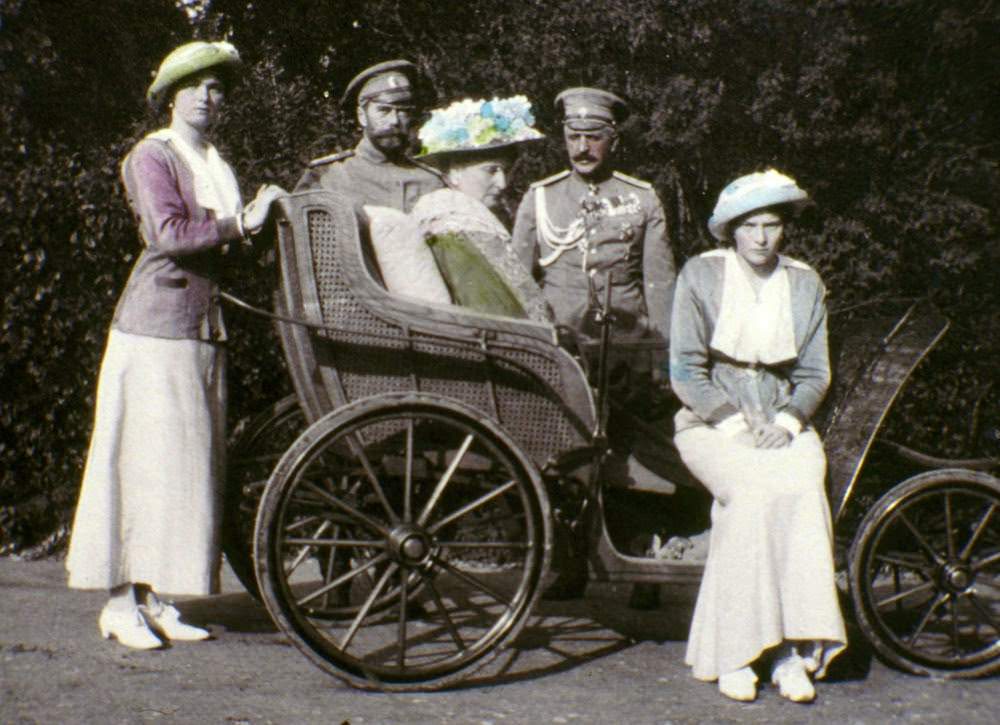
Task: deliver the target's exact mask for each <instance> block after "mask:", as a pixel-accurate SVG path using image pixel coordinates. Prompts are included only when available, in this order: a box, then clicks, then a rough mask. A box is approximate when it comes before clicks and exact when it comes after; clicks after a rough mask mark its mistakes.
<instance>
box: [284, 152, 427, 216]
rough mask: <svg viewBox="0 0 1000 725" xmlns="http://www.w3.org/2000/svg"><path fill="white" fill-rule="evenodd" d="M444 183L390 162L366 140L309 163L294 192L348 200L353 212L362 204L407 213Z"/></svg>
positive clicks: (422, 168)
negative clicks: (317, 191) (314, 191)
mask: <svg viewBox="0 0 1000 725" xmlns="http://www.w3.org/2000/svg"><path fill="white" fill-rule="evenodd" d="M444 186H445V183H444V181H443V179H442V178H441V176H440V175H438V174H437V173H436V172H435V171H433V170H431V169H429V168H427V167H425V166H420V165H417V164H415V163H412V162H408V163H406V164H405V165H404V164H399V163H396V162H395V161H391V160H389V159H388V158H386V156H385V155H384V154H383V153H382V152H381V151H379V150H378V149H377V148H375V146H373V145H372V143H371V142H370V141H369V140H368V139H367V138H366V137H362V139H361V142H360V143H359V144H358V145H357V146H356V147H355V148H354V150H353V151H344V152H341V153H337V154H332V155H330V156H324V157H322V158H318V159H315V160H314V161H312V162H310V164H309V168H307V169H306V171H305V173H304V174H303V175H302V178H301V179H299V183H298V184H297V185H296V186H295V191H303V190H306V189H317V188H323V189H329V190H330V191H333V192H335V193H337V194H339V195H341V196H345V197H347V198H349V199H350V200H351V202H352V205H353V206H354V208H355V209H356V210H359V211H360V208H361V207H362V206H363V205H364V204H375V205H377V206H388V207H392V208H393V209H398V210H400V211H403V212H409V211H410V210H411V209H412V208H413V205H414V204H415V203H416V202H417V199H419V198H420V197H421V196H423V195H424V194H426V193H428V192H430V191H435V190H436V189H441V188H443V187H444Z"/></svg>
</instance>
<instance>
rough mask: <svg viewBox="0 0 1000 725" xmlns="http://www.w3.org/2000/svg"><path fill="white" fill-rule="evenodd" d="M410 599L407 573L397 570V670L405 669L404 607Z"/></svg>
mask: <svg viewBox="0 0 1000 725" xmlns="http://www.w3.org/2000/svg"><path fill="white" fill-rule="evenodd" d="M409 598H410V590H409V572H407V571H405V570H403V569H400V570H399V635H398V639H399V657H398V659H397V662H398V664H399V669H401V670H404V669H406V607H407V605H408V604H409V602H408V601H407V600H408V599H409Z"/></svg>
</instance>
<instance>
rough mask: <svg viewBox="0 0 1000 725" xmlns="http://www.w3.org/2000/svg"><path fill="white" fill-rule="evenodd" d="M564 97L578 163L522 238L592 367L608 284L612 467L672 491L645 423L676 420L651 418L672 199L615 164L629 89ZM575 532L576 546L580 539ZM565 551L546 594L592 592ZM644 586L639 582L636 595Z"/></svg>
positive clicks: (665, 329)
mask: <svg viewBox="0 0 1000 725" xmlns="http://www.w3.org/2000/svg"><path fill="white" fill-rule="evenodd" d="M555 103H556V108H557V110H558V111H560V112H561V114H562V117H563V138H564V140H565V142H566V151H567V154H568V155H569V161H570V166H571V168H570V169H567V170H565V171H561V172H559V173H558V174H555V175H554V176H550V177H548V178H547V179H543V180H541V181H538V182H535V183H534V184H532V185H531V188H530V189H529V190H528V191H527V193H526V194H525V195H524V198H523V199H522V200H521V204H520V206H519V208H518V211H517V219H516V221H515V224H514V232H513V239H512V244H514V245H515V249H516V251H517V252H518V255H519V256H520V257H521V259H522V261H523V262H524V264H525V265H526V266H528V267H529V268H531V269H533V270H534V272H535V275H536V277H537V278H538V279H539V281H540V283H541V285H542V290H543V293H544V295H545V298H546V300H547V301H548V303H549V304H550V305H551V307H552V310H553V312H554V313H555V317H556V322H557V323H558V324H561V325H565V326H567V327H570V328H572V329H573V330H575V331H576V332H577V336H576V337H577V339H578V341H579V342H580V344H581V346H582V349H581V351H580V352H581V353H582V355H583V357H584V359H585V360H587V361H589V362H590V363H591V367H593V364H594V363H595V362H596V354H595V353H596V352H597V341H598V340H599V337H600V327H599V326H598V324H597V319H598V318H597V316H596V314H595V313H596V312H598V311H599V310H600V309H601V307H602V305H603V302H604V299H605V294H606V289H607V287H608V285H610V287H611V307H612V314H611V324H612V328H611V350H610V359H609V367H610V369H611V372H610V378H611V385H612V389H613V394H612V396H611V397H612V401H613V404H612V409H611V421H610V424H609V430H608V434H609V438H610V440H611V443H612V448H613V449H614V450H616V455H614V456H612V457H611V458H609V459H608V462H607V465H606V466H605V469H604V476H605V479H606V481H609V482H611V483H612V485H624V486H627V487H629V488H638V489H639V490H645V491H657V492H660V493H672V492H673V490H674V487H673V485H672V484H671V483H670V479H671V478H674V477H673V476H670V475H668V473H664V469H665V467H666V468H667V469H669V467H671V466H674V465H680V464H679V462H675V461H674V460H673V457H671V456H665V455H661V453H660V451H663V450H665V449H666V448H671V447H672V446H671V445H670V444H669V441H666V440H664V441H659V440H657V439H658V438H659V436H653V439H652V440H645V439H644V436H645V433H641V434H640V433H639V432H638V431H639V430H640V429H645V430H649V431H654V430H659V429H661V428H662V430H663V434H664V435H668V434H669V430H668V429H669V424H668V422H667V421H666V420H662V425H660V423H659V422H657V424H656V425H651V424H650V422H651V421H652V420H656V419H662V418H663V415H664V411H663V410H661V408H663V407H664V406H663V405H661V403H662V402H663V401H664V396H663V394H662V391H661V386H660V385H659V384H657V383H656V382H655V381H654V377H662V378H665V377H666V375H665V374H664V371H663V370H662V369H661V367H662V364H663V362H664V361H665V360H666V344H667V341H668V339H669V337H670V305H671V300H672V297H673V288H674V281H675V278H676V271H675V267H674V259H673V251H672V249H671V244H670V241H669V239H668V238H667V230H666V221H665V219H664V213H663V207H662V205H661V204H660V200H659V198H658V197H657V195H656V192H655V191H654V190H653V187H652V185H651V184H650V183H648V182H646V181H641V180H639V179H636V178H633V177H631V176H627V175H625V174H623V173H621V172H619V171H616V170H615V169H614V166H613V161H614V154H615V151H616V150H617V147H618V144H619V126H620V124H621V122H622V121H623V120H624V119H625V117H626V115H627V108H626V105H625V102H624V101H623V100H622V99H621V98H619V97H618V96H616V95H614V94H613V93H609V92H607V91H604V90H601V89H597V88H570V89H567V90H565V91H563V92H562V93H560V94H559V95H558V96H556V100H555ZM595 382H596V381H595ZM640 439H642V440H640ZM643 452H645V454H644V455H643ZM640 459H641V462H640ZM651 469H652V470H651ZM612 479H615V480H614V481H613V480H612ZM675 480H676V479H675ZM574 538H575V539H576V541H571V542H570V545H571V547H572V546H573V545H576V544H581V543H582V540H581V538H580V537H579V536H574ZM564 546H565V544H564ZM566 557H568V560H567V561H564V564H563V566H562V567H561V569H562V571H561V572H560V577H559V579H557V580H556V583H555V584H554V585H553V586H552V587H550V588H549V589H548V590H547V591H546V594H545V596H546V597H548V598H556V599H564V598H571V597H574V596H580V595H582V593H583V588H584V586H585V584H586V564H585V562H584V561H583V553H582V552H580V551H576V552H573V551H572V550H571V551H569V552H567V553H566V554H565V555H564V558H566ZM643 592H644V590H643V589H642V588H641V587H640V588H637V590H636V592H635V593H638V594H643ZM647 594H648V592H646V593H645V594H643V596H646V595H647ZM647 598H648V597H647ZM636 602H637V598H636V597H633V603H636ZM637 606H638V604H637Z"/></svg>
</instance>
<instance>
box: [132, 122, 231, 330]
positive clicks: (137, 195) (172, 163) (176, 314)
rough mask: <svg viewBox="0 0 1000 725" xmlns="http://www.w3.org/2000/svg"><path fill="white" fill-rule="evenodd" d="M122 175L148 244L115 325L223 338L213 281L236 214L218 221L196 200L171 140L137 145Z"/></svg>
mask: <svg viewBox="0 0 1000 725" xmlns="http://www.w3.org/2000/svg"><path fill="white" fill-rule="evenodd" d="M122 181H124V183H125V190H126V192H127V194H128V200H129V204H130V205H131V207H132V211H133V213H134V214H135V217H136V221H137V222H138V224H139V231H140V234H141V235H142V240H143V243H144V244H145V248H144V249H143V251H142V254H140V255H139V259H138V260H137V261H136V263H135V266H134V267H133V268H132V273H131V274H130V275H129V279H128V283H127V284H126V285H125V291H124V292H123V293H122V296H121V298H120V299H119V300H118V306H117V308H116V309H115V316H114V320H113V321H112V327H114V328H115V329H116V330H121V331H122V332H129V333H134V334H138V335H148V336H151V337H165V338H174V339H193V340H224V339H225V336H226V335H225V328H224V327H223V324H222V314H221V309H219V303H218V301H217V300H216V299H215V293H216V291H217V289H218V286H217V284H216V281H215V279H216V276H217V271H218V267H219V265H220V263H221V255H222V247H223V245H224V244H225V243H226V242H228V241H231V240H235V239H239V236H240V234H239V229H238V227H237V223H236V217H229V218H226V219H216V218H215V215H214V213H213V212H211V211H209V210H207V209H204V208H202V207H200V206H199V205H198V203H197V202H196V201H195V191H194V177H193V174H192V172H191V169H190V168H189V167H188V165H187V164H186V163H185V162H184V160H183V159H182V158H181V156H180V154H179V153H178V152H177V151H176V150H175V149H174V148H173V146H172V145H171V143H170V142H169V141H161V140H157V139H150V138H147V139H143V140H142V141H140V142H139V143H138V144H136V145H135V147H134V148H133V149H132V151H130V152H129V154H128V156H126V157H125V160H124V161H123V162H122Z"/></svg>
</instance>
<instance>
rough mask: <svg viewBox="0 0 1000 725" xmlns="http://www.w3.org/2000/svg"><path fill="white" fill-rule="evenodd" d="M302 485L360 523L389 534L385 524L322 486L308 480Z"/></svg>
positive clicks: (383, 534) (385, 534)
mask: <svg viewBox="0 0 1000 725" xmlns="http://www.w3.org/2000/svg"><path fill="white" fill-rule="evenodd" d="M302 485H303V486H306V487H308V488H310V489H312V490H313V491H314V492H316V493H317V494H318V495H319V496H320V497H321V498H323V499H324V500H325V501H327V502H328V503H330V504H332V505H334V506H336V507H337V508H339V509H340V510H341V511H343V512H344V513H347V514H350V515H351V516H353V517H354V518H355V519H357V520H358V521H360V522H361V523H363V524H365V525H366V526H368V527H369V528H371V529H374V530H375V531H377V532H378V533H379V534H381V535H382V536H388V535H389V530H388V529H387V528H386V527H385V526H383V525H382V524H381V523H379V522H378V521H376V520H375V519H373V518H372V517H371V516H368V515H367V514H364V513H362V512H361V511H358V509H356V508H354V507H353V506H351V505H350V504H349V503H346V502H344V501H341V500H340V499H339V498H337V497H336V496H333V495H331V494H329V493H327V492H326V491H324V490H323V489H322V488H320V487H319V486H317V485H316V484H315V483H312V482H310V481H306V482H304V483H303V484H302Z"/></svg>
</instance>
